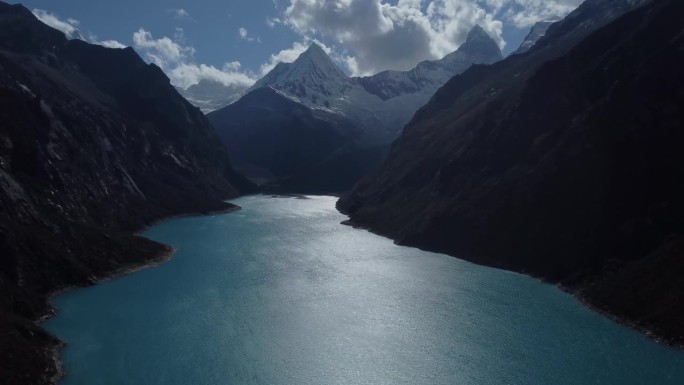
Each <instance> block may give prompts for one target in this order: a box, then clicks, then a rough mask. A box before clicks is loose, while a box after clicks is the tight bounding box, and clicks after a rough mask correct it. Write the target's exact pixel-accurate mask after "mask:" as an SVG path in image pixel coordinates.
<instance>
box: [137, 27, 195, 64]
mask: <svg viewBox="0 0 684 385" xmlns="http://www.w3.org/2000/svg"><path fill="white" fill-rule="evenodd" d="M133 44H134V46H135V48H136V49H140V50H141V51H143V52H144V53H145V55H146V57H147V59H148V60H150V61H151V62H153V63H155V64H156V65H158V66H159V67H161V68H166V67H167V66H168V65H173V64H176V63H180V62H182V61H184V60H186V59H188V58H190V57H192V55H194V53H195V49H194V48H192V47H189V46H183V45H181V44H179V43H177V42H175V41H173V40H172V39H171V38H169V37H166V36H164V37H162V38H160V39H154V38H153V37H152V34H151V33H150V32H148V31H146V30H145V29H143V28H140V29H139V30H138V31H136V32H135V33H133Z"/></svg>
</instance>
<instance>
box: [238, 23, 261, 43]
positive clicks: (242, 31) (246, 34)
mask: <svg viewBox="0 0 684 385" xmlns="http://www.w3.org/2000/svg"><path fill="white" fill-rule="evenodd" d="M238 35H239V36H240V39H242V40H245V41H256V42H259V43H261V38H259V37H254V36H251V35H250V34H249V31H247V28H245V27H240V28H238Z"/></svg>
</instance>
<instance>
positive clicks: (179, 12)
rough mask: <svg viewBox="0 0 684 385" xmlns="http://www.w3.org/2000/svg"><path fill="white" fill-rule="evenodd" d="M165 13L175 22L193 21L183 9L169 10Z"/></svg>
mask: <svg viewBox="0 0 684 385" xmlns="http://www.w3.org/2000/svg"><path fill="white" fill-rule="evenodd" d="M166 12H168V13H170V14H172V15H173V18H174V19H176V20H193V19H192V17H191V16H190V14H189V13H188V11H186V10H185V9H183V8H171V9H167V10H166Z"/></svg>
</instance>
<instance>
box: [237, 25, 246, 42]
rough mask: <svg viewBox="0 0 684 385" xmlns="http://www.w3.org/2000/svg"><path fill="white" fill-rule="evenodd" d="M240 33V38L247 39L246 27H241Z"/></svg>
mask: <svg viewBox="0 0 684 385" xmlns="http://www.w3.org/2000/svg"><path fill="white" fill-rule="evenodd" d="M238 33H239V34H240V38H242V39H247V35H248V32H247V29H246V28H245V27H240V29H238Z"/></svg>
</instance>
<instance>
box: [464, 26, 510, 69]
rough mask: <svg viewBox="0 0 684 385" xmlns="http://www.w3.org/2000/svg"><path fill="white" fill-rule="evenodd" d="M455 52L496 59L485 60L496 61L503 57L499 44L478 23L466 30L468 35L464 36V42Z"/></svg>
mask: <svg viewBox="0 0 684 385" xmlns="http://www.w3.org/2000/svg"><path fill="white" fill-rule="evenodd" d="M456 52H460V53H462V54H465V55H471V56H480V57H487V58H492V59H496V60H487V61H498V60H501V59H503V56H502V55H501V50H500V49H499V45H498V44H497V43H496V41H494V39H493V38H492V37H491V36H490V35H489V34H488V33H487V32H486V31H485V30H484V29H483V28H482V27H481V26H480V25H478V24H476V25H475V26H474V27H473V29H471V30H470V32H468V37H467V38H466V41H465V43H463V44H462V45H461V46H460V47H459V48H458V51H456Z"/></svg>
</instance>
